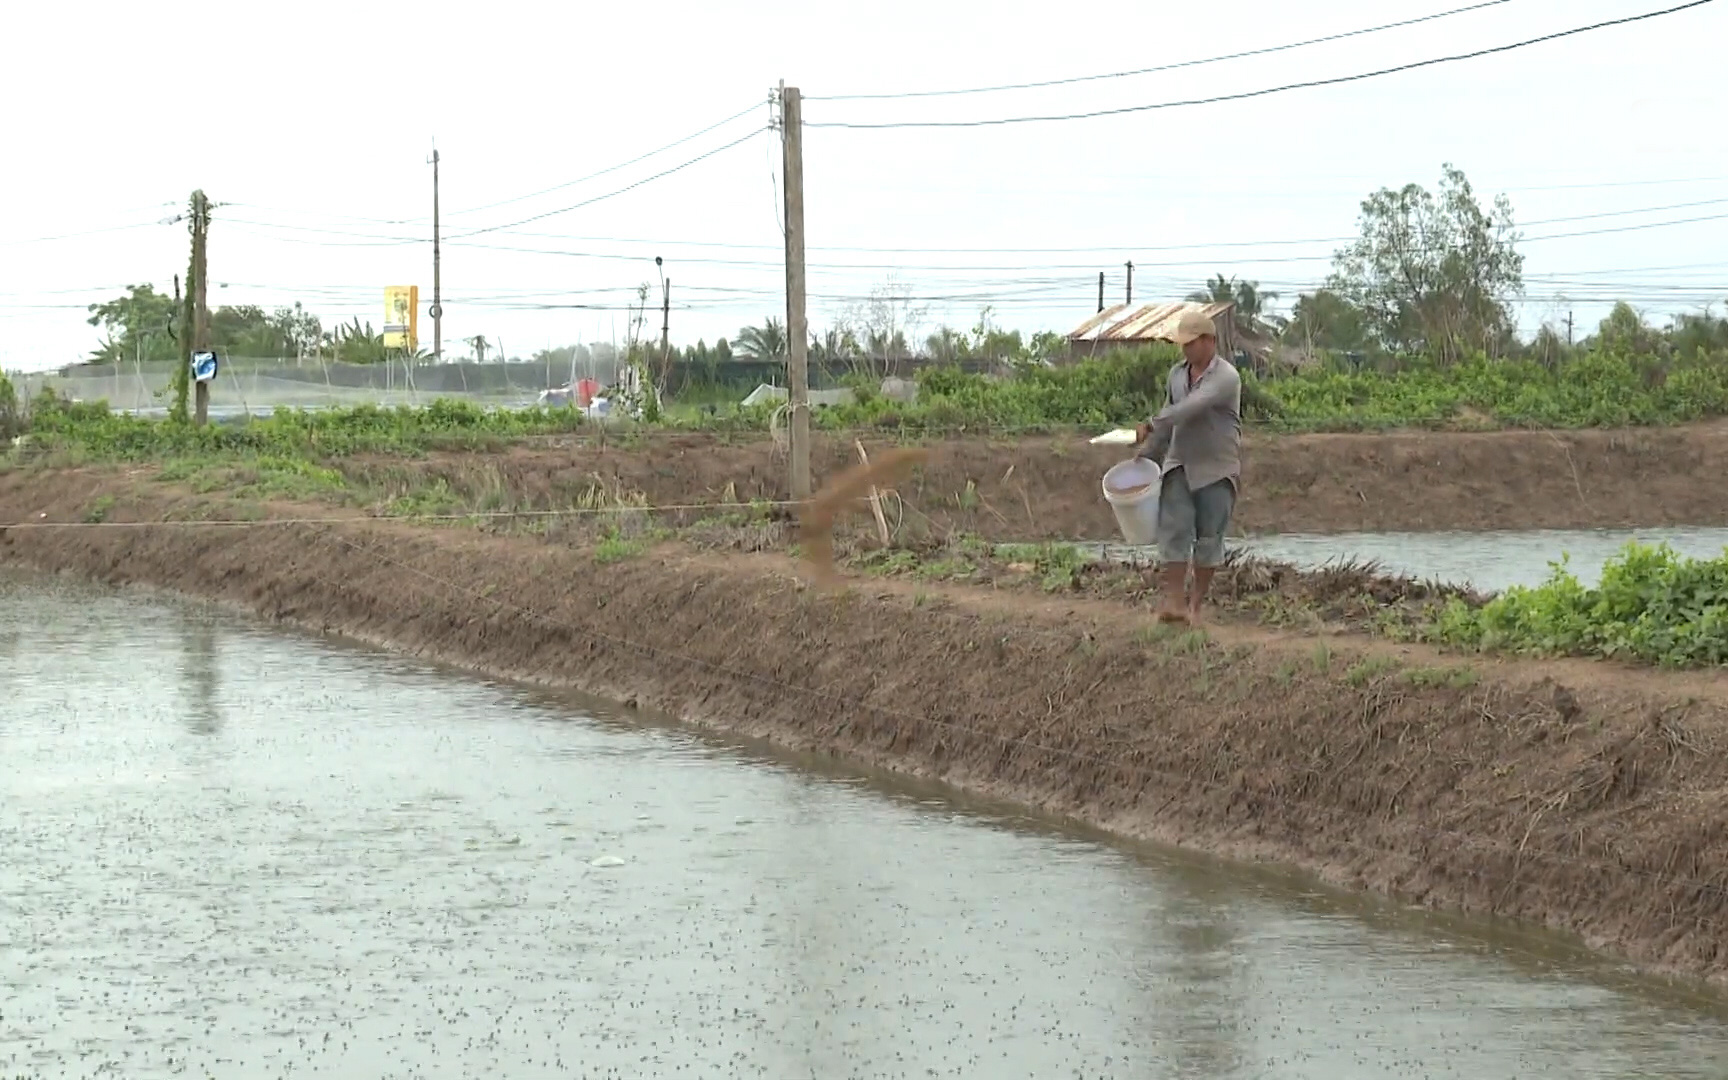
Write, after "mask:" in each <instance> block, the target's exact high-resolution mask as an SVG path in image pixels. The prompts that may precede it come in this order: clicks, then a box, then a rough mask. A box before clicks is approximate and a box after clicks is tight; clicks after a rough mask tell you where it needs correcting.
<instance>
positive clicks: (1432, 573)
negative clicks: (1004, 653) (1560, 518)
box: [1081, 528, 1728, 592]
mask: <svg viewBox="0 0 1728 1080" xmlns="http://www.w3.org/2000/svg"><path fill="white" fill-rule="evenodd" d="M1630 541H1637V542H1638V543H1641V544H1657V543H1666V544H1668V545H1669V546H1670V547H1672V548H1673V549H1674V550H1675V551H1677V552H1679V553H1680V554H1682V555H1686V556H1690V557H1691V558H1695V559H1700V558H1703V559H1715V558H1720V557H1721V556H1722V554H1723V552H1724V550H1728V529H1711V528H1660V529H1637V530H1633V529H1573V530H1562V529H1531V530H1528V531H1523V532H1476V533H1467V532H1426V533H1392V532H1388V533H1331V534H1325V535H1321V534H1311V533H1284V534H1279V535H1267V536H1253V537H1249V538H1247V539H1244V540H1232V541H1231V544H1230V546H1231V547H1234V548H1241V549H1243V550H1245V551H1248V552H1251V553H1252V554H1255V555H1259V556H1262V557H1264V558H1268V559H1275V560H1277V561H1279V562H1289V563H1295V564H1296V565H1298V566H1319V565H1321V564H1323V563H1326V562H1330V561H1333V560H1336V559H1353V560H1357V561H1370V562H1377V563H1379V564H1380V566H1381V567H1382V568H1383V569H1385V570H1386V571H1387V572H1388V573H1393V574H1408V575H1410V576H1412V577H1416V578H1421V579H1430V578H1432V579H1435V580H1438V581H1450V582H1453V583H1455V584H1459V585H1470V586H1474V587H1475V588H1478V589H1482V590H1486V591H1493V592H1498V591H1500V590H1501V589H1505V588H1507V587H1508V586H1511V585H1540V584H1541V583H1542V582H1544V581H1546V580H1547V579H1548V575H1549V572H1550V571H1549V563H1551V562H1558V561H1559V560H1560V559H1561V558H1562V557H1564V558H1566V560H1567V569H1568V570H1569V571H1570V572H1571V573H1572V575H1573V576H1575V577H1576V578H1578V580H1579V581H1581V582H1583V583H1584V584H1585V585H1594V584H1596V582H1597V581H1598V580H1599V579H1600V577H1601V574H1602V566H1603V564H1604V563H1606V562H1607V561H1608V559H1610V558H1611V557H1613V556H1614V555H1615V554H1617V553H1618V552H1619V551H1620V549H1621V548H1623V547H1625V546H1626V544H1627V543H1628V542H1630ZM1081 546H1082V547H1084V548H1086V549H1088V550H1090V551H1092V552H1095V553H1102V554H1104V555H1105V556H1106V557H1108V558H1111V559H1122V560H1142V559H1151V558H1152V557H1153V556H1154V552H1153V551H1152V549H1150V548H1136V547H1129V546H1126V545H1122V544H1115V543H1112V544H1104V545H1099V544H1085V545H1081Z"/></svg>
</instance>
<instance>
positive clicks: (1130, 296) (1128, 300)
mask: <svg viewBox="0 0 1728 1080" xmlns="http://www.w3.org/2000/svg"><path fill="white" fill-rule="evenodd" d="M1122 302H1123V303H1124V304H1132V303H1133V302H1134V260H1133V259H1129V260H1128V295H1127V296H1126V297H1124V298H1123V300H1122Z"/></svg>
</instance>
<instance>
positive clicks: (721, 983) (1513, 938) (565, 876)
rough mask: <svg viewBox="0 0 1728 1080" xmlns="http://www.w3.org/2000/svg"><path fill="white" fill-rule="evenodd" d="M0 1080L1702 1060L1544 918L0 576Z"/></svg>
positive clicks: (1498, 1071) (1663, 995) (134, 598)
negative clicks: (1425, 898)
mask: <svg viewBox="0 0 1728 1080" xmlns="http://www.w3.org/2000/svg"><path fill="white" fill-rule="evenodd" d="M0 703H3V704H0V860H3V863H4V866H5V871H4V873H0V1077H6V1078H7V1080H11V1078H12V1077H14V1076H24V1077H31V1078H36V1077H44V1078H60V1077H68V1078H70V1077H79V1078H85V1077H98V1076H119V1077H126V1078H128V1080H156V1078H166V1077H182V1076H188V1077H206V1076H215V1077H222V1078H228V1077H290V1076H308V1075H320V1076H332V1077H367V1078H385V1077H469V1076H473V1077H479V1076H507V1077H511V1078H513V1080H525V1078H533V1077H572V1076H587V1077H646V1076H761V1077H774V1078H789V1077H798V1078H803V1077H810V1078H816V1077H820V1078H824V1080H826V1078H830V1077H931V1076H957V1077H982V1076H987V1077H1039V1078H1048V1077H1088V1078H1090V1077H1111V1078H1117V1077H1136V1078H1138V1077H1145V1078H1177V1077H1208V1078H1218V1077H1223V1078H1249V1077H1254V1078H1265V1077H1271V1078H1298V1077H1301V1078H1307V1077H1314V1078H1326V1080H1350V1078H1364V1080H1366V1078H1375V1080H1379V1078H1382V1077H1428V1078H1435V1077H1459V1078H1470V1080H1482V1078H1495V1077H1548V1076H1551V1077H1565V1078H1568V1080H1578V1078H1605V1077H1616V1078H1618V1077H1633V1076H1664V1077H1700V1078H1702V1077H1712V1078H1714V1077H1720V1076H1723V1075H1728V1015H1725V1014H1724V1012H1723V1011H1722V1010H1721V1007H1720V1004H1719V1003H1718V1002H1717V1001H1716V1000H1715V999H1712V998H1705V997H1701V996H1697V995H1695V994H1693V993H1692V992H1691V991H1689V990H1686V989H1684V988H1681V987H1671V986H1666V985H1663V984H1658V983H1653V982H1647V981H1643V980H1639V979H1636V978H1632V977H1630V976H1628V975H1626V974H1625V973H1624V972H1623V971H1622V970H1621V969H1619V968H1617V967H1616V966H1614V965H1611V964H1609V963H1606V962H1604V961H1601V960H1599V959H1596V958H1593V957H1591V956H1589V955H1586V954H1584V953H1582V952H1580V951H1578V950H1576V949H1574V948H1572V947H1571V946H1570V945H1568V944H1565V943H1563V942H1560V941H1558V940H1556V939H1553V938H1551V937H1549V936H1546V935H1537V934H1526V933H1522V932H1514V931H1510V930H1507V929H1505V928H1500V927H1494V926H1490V925H1486V924H1480V923H1474V922H1470V921H1467V920H1462V919H1453V918H1446V917H1441V916H1436V915H1432V914H1427V913H1421V912H1415V911H1411V910H1408V909H1405V908H1402V907H1399V906H1396V905H1392V904H1388V903H1382V902H1376V901H1372V900H1367V899H1359V898H1352V897H1348V896H1344V895H1341V894H1338V893H1335V892H1332V891H1329V890H1325V889H1321V888H1318V887H1315V886H1313V885H1311V884H1309V883H1308V882H1307V881H1306V880H1305V879H1303V878H1300V877H1295V876H1291V875H1281V874H1274V873H1270V872H1266V871H1261V870H1253V869H1248V868H1244V867H1240V866H1235V865H1231V864H1224V863H1220V862H1214V861H1211V860H1207V859H1203V858H1198V857H1194V856H1189V855H1182V854H1177V853H1173V852H1170V851H1166V850H1163V849H1159V848H1153V847H1147V846H1139V845H1132V844H1126V843H1120V842H1114V841H1111V840H1109V839H1107V838H1104V837H1101V836H1098V835H1095V834H1091V833H1088V832H1085V831H1079V830H1075V829H1072V828H1068V827H1065V826H1064V825H1062V824H1061V823H1059V822H1056V821H1052V820H1049V819H1045V818H1041V817H1038V816H1035V815H1031V814H1027V813H1024V812H1020V811H1017V810H1014V809H1013V808H1011V807H1007V806H1003V805H1000V804H994V803H983V802H977V801H973V800H968V799H964V798H961V797H959V796H957V795H955V794H953V793H951V792H949V791H947V790H946V789H943V788H940V787H936V786H929V785H915V784H909V783H906V782H901V781H895V780H892V779H890V778H886V777H883V776H880V775H876V774H870V773H863V772H856V771H848V770H846V769H842V768H836V767H834V766H831V765H823V764H820V763H817V762H813V761H809V760H805V759H801V758H796V757H789V756H787V755H784V754H779V753H776V752H773V751H771V750H769V749H768V748H766V747H763V746H760V745H756V744H750V743H740V742H735V741H727V740H719V739H713V738H708V737H702V736H698V735H696V734H693V733H692V732H690V731H688V730H685V729H682V728H679V727H676V726H673V725H669V724H662V723H656V722H653V721H652V720H651V719H644V718H641V717H639V716H637V715H636V714H633V713H624V712H620V711H619V710H614V709H612V708H611V707H609V706H606V705H605V704H603V703H598V702H591V701H583V700H578V699H570V698H564V697H559V696H552V695H547V694H543V693H536V692H529V691H525V690H522V689H520V688H515V687H510V686H503V685H494V684H489V683H484V682H480V681H475V680H471V679H465V678H459V677H456V676H454V675H452V674H450V673H448V672H445V671H441V670H438V669H435V668H431V667H428V666H426V665H423V664H419V663H414V662H409V661H405V660H402V659H397V658H391V657H388V656H382V655H378V654H374V653H371V652H366V651H361V650H357V649H352V648H346V647H342V646H338V645H334V644H330V643H326V642H322V641H317V640H311V639H306V638H299V637H291V636H284V635H280V634H277V633H275V632H273V631H270V630H266V629H263V628H260V627H258V626H256V625H254V624H251V623H249V622H246V621H243V620H239V619H237V618H233V617H229V616H226V615H219V614H215V613H212V612H210V611H208V610H205V609H202V608H198V607H193V606H188V605H182V604H179V603H173V602H167V601H163V600H158V599H154V598H146V597H142V596H139V595H133V594H121V593H116V592H111V591H105V590H100V589H96V588H86V587H82V586H76V587H75V586H70V585H67V584H65V583H62V582H58V581H54V582H50V581H47V580H44V579H39V578H33V577H22V576H17V575H0Z"/></svg>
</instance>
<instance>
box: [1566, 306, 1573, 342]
mask: <svg viewBox="0 0 1728 1080" xmlns="http://www.w3.org/2000/svg"><path fill="white" fill-rule="evenodd" d="M1566 347H1567V348H1571V347H1572V313H1571V312H1570V311H1568V312H1567V313H1566Z"/></svg>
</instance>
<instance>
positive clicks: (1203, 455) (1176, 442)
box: [1140, 356, 1242, 491]
mask: <svg viewBox="0 0 1728 1080" xmlns="http://www.w3.org/2000/svg"><path fill="white" fill-rule="evenodd" d="M1168 400H1169V404H1168V405H1166V406H1165V407H1164V408H1163V409H1162V410H1160V411H1159V413H1158V415H1156V416H1154V417H1152V437H1151V438H1149V439H1147V440H1146V445H1145V447H1143V448H1142V449H1141V451H1140V456H1141V457H1145V458H1151V459H1152V460H1153V461H1157V462H1160V463H1161V464H1162V469H1163V472H1165V473H1168V472H1169V471H1170V470H1172V469H1175V468H1181V469H1182V470H1183V472H1184V473H1186V474H1187V477H1188V489H1189V490H1190V491H1199V490H1200V489H1201V488H1203V487H1205V486H1206V485H1207V484H1215V483H1217V482H1218V481H1220V480H1229V481H1230V486H1231V487H1235V488H1239V487H1240V486H1241V482H1242V376H1241V374H1240V373H1238V372H1237V370H1236V366H1235V365H1234V364H1232V363H1230V362H1229V361H1228V360H1226V359H1224V358H1223V357H1222V356H1215V357H1213V358H1212V363H1211V364H1209V365H1207V367H1206V370H1205V371H1204V372H1202V373H1201V375H1200V378H1199V379H1198V380H1196V381H1195V382H1194V383H1193V384H1192V385H1190V383H1189V378H1188V365H1187V363H1186V362H1184V363H1180V364H1177V365H1176V366H1175V367H1174V368H1171V369H1170V379H1169V393H1168Z"/></svg>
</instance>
